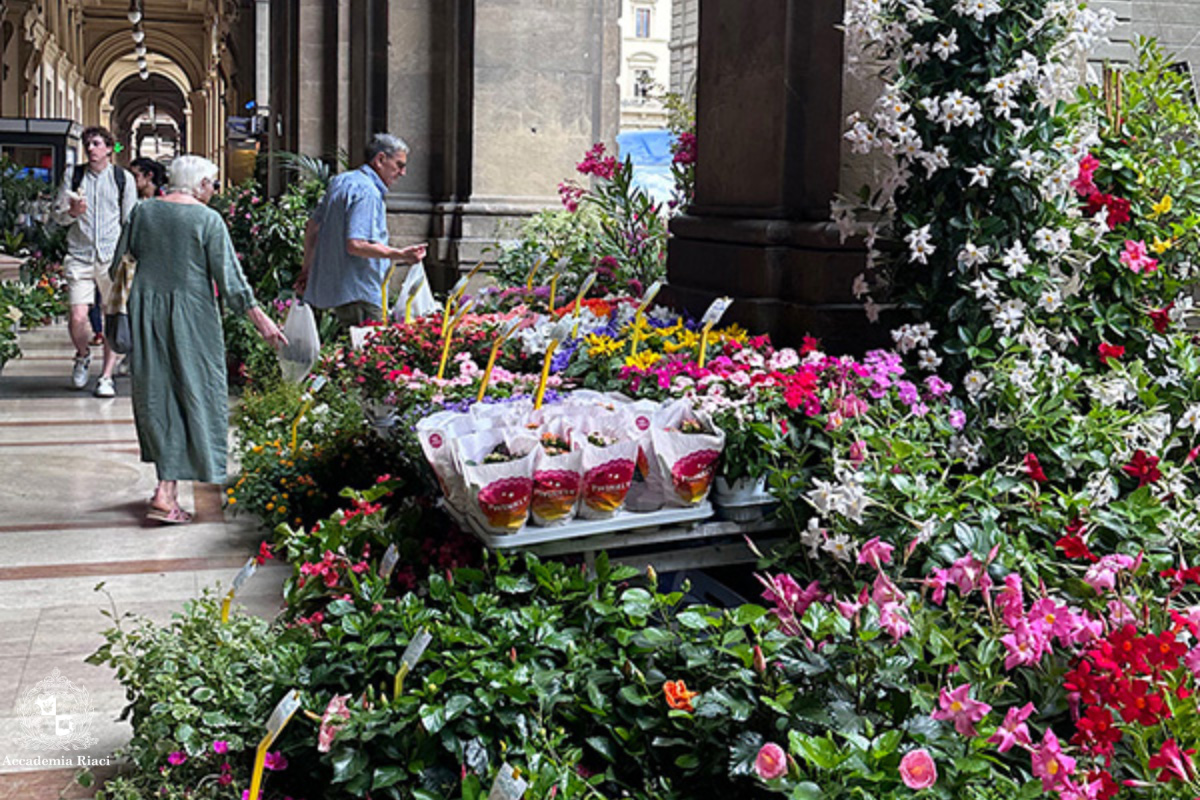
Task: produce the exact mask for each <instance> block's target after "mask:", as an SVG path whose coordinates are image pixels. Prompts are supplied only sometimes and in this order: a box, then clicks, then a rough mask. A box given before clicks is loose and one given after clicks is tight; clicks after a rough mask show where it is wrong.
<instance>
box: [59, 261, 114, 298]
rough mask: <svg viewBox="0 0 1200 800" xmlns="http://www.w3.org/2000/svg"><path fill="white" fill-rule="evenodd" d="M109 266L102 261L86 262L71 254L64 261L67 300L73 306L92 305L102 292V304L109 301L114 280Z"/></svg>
mask: <svg viewBox="0 0 1200 800" xmlns="http://www.w3.org/2000/svg"><path fill="white" fill-rule="evenodd" d="M108 267H109V264H107V263H105V262H102V261H85V260H83V259H80V258H75V257H73V256H71V255H70V254H68V255H67V257H66V258H64V259H63V272H64V273H65V274H66V276H67V298H68V302H69V303H70V304H71V305H73V306H80V305H90V304H91V303H92V302H93V301H94V300H95V299H96V291H97V290H99V291H100V302H101V304H103V303H104V302H106V301H107V300H108V293H109V291H110V290H111V289H112V280H111V279H110V278H109V277H108Z"/></svg>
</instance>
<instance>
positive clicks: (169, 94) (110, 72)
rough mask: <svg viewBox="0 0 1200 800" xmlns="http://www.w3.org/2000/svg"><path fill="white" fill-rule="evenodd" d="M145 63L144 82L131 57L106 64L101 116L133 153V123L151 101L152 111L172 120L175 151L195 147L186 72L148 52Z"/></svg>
mask: <svg viewBox="0 0 1200 800" xmlns="http://www.w3.org/2000/svg"><path fill="white" fill-rule="evenodd" d="M147 62H148V68H149V72H150V78H149V79H148V80H145V81H143V80H142V79H141V78H140V77H139V75H138V67H137V63H136V61H135V60H134V59H133V58H132V57H129V56H125V57H123V58H120V59H118V60H116V61H114V62H112V63H111V64H110V65H109V66H108V69H107V70H106V71H105V73H104V75H103V76H102V77H101V79H100V110H101V119H102V121H103V123H104V124H105V125H107V127H109V128H110V129H111V130H112V132H113V135H114V136H116V137H117V139H118V140H119V141H121V142H122V144H123V145H124V146H125V147H126V148H128V152H129V153H131V154H133V153H135V151H136V149H137V142H136V141H135V139H134V133H135V132H134V130H133V123H134V121H135V120H136V119H137V118H138V116H139V115H140V114H141V113H142V112H143V111H145V110H146V109H147V108H148V106H149V105H150V103H151V102H153V103H154V105H155V110H156V111H158V112H161V113H163V114H165V115H166V116H168V117H169V118H170V119H171V120H172V121H173V122H174V123H175V124H174V133H173V135H172V137H173V138H175V139H176V141H177V152H190V151H192V150H193V149H195V142H194V131H193V126H192V125H191V119H192V106H191V102H190V100H189V97H191V96H192V94H193V92H194V89H193V87H192V86H191V85H190V83H189V81H188V76H187V73H186V72H185V71H184V70H183V69H182V68H181V67H180V66H179V65H178V64H176V63H174V62H173V61H170V60H169V59H167V58H165V57H163V56H161V55H159V54H157V53H151V54H150V55H148V56H147ZM131 157H133V156H132V155H131Z"/></svg>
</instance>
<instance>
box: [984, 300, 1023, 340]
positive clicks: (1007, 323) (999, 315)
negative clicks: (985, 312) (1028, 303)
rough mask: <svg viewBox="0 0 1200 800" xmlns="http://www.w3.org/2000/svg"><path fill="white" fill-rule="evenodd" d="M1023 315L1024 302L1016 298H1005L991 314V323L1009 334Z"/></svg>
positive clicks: (1019, 323) (1018, 325) (1018, 324)
mask: <svg viewBox="0 0 1200 800" xmlns="http://www.w3.org/2000/svg"><path fill="white" fill-rule="evenodd" d="M1024 317H1025V303H1024V302H1023V301H1021V300H1018V299H1015V298H1014V299H1012V300H1005V301H1004V302H1003V303H1001V304H1000V307H999V308H997V309H996V310H995V312H994V313H993V314H992V324H993V325H995V326H996V327H997V328H999V329H1000V330H1001V331H1002V332H1003V333H1006V334H1011V333H1012V332H1013V331H1015V330H1016V329H1017V328H1018V327H1020V325H1021V320H1022V319H1024Z"/></svg>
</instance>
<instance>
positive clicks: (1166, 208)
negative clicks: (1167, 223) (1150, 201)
mask: <svg viewBox="0 0 1200 800" xmlns="http://www.w3.org/2000/svg"><path fill="white" fill-rule="evenodd" d="M1173 202H1174V201H1172V200H1171V195H1169V194H1168V195H1164V196H1163V199H1162V200H1159V201H1158V202H1157V203H1155V204H1154V205H1152V206H1150V219H1154V218H1155V217H1161V216H1162V215H1163V214H1168V213H1170V211H1171V206H1172V204H1173Z"/></svg>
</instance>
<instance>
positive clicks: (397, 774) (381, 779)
mask: <svg viewBox="0 0 1200 800" xmlns="http://www.w3.org/2000/svg"><path fill="white" fill-rule="evenodd" d="M407 775H408V770H406V769H405V768H404V767H398V766H396V765H394V764H388V765H386V766H382V767H376V768H375V774H374V776H372V778H371V788H372V789H386V788H387V787H389V786H394V785H396V784H397V783H399V782H400V781H402V780H404V778H405V777H406V776H407Z"/></svg>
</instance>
